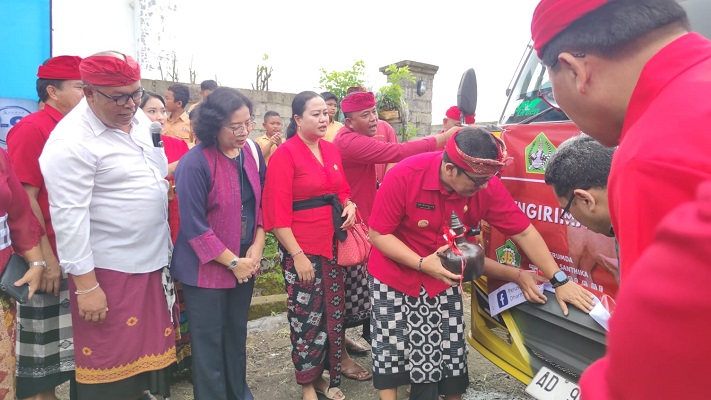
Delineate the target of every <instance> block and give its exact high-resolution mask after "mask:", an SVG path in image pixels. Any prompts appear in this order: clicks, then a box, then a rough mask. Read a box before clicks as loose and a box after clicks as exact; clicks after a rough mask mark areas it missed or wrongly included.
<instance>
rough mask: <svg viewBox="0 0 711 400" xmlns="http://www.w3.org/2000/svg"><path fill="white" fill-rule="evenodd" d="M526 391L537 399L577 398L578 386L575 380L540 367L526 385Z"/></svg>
mask: <svg viewBox="0 0 711 400" xmlns="http://www.w3.org/2000/svg"><path fill="white" fill-rule="evenodd" d="M526 393H528V394H530V395H531V396H533V397H535V398H537V399H538V400H579V399H580V388H579V387H578V385H577V384H576V383H575V382H572V381H569V380H568V379H566V378H564V377H563V376H562V375H560V374H558V373H555V372H553V371H551V370H550V369H549V368H546V367H541V369H540V370H538V373H537V374H536V376H534V377H533V380H532V381H531V383H529V384H528V386H526Z"/></svg>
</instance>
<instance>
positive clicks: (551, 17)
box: [531, 0, 610, 58]
mask: <svg viewBox="0 0 711 400" xmlns="http://www.w3.org/2000/svg"><path fill="white" fill-rule="evenodd" d="M609 1H610V0H541V2H540V3H538V6H537V7H536V10H535V11H534V12H533V19H532V21H531V37H532V38H533V48H534V49H535V50H536V54H538V58H541V51H543V48H545V47H546V45H547V44H548V43H549V42H550V41H551V40H553V38H555V37H556V36H558V34H559V33H561V32H563V31H564V30H565V29H566V28H567V27H569V26H570V24H572V23H573V22H575V21H577V20H578V19H580V17H582V16H583V15H585V14H588V13H589V12H591V11H594V10H597V9H598V8H600V7H602V6H604V5H605V4H607V3H608V2H609ZM556 55H557V54H556Z"/></svg>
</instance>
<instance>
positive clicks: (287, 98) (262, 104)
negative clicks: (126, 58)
mask: <svg viewBox="0 0 711 400" xmlns="http://www.w3.org/2000/svg"><path fill="white" fill-rule="evenodd" d="M174 83H175V82H167V81H160V80H153V79H142V80H141V84H142V85H143V87H144V88H145V89H146V90H148V91H150V92H155V93H158V94H159V95H161V96H163V97H165V93H166V92H167V91H168V87H169V86H170V85H172V84H174ZM181 83H182V82H181ZM184 85H187V86H188V87H189V88H190V105H192V104H193V103H196V102H198V101H199V100H200V85H199V84H190V83H184ZM239 90H240V91H241V92H242V93H244V94H245V96H247V97H249V99H250V100H252V104H253V106H254V110H253V111H254V118H255V121H256V122H257V126H256V128H255V129H254V130H253V131H252V133H251V134H250V135H249V136H250V137H251V138H255V137H259V136H262V135H264V128H263V127H262V122H264V114H265V113H266V112H267V111H276V112H278V113H279V115H280V116H281V119H282V122H284V132H286V126H287V125H288V124H289V119H290V118H291V101H292V100H293V99H294V97H295V96H296V94H293V93H280V92H264V91H260V90H251V89H239ZM188 107H189V106H188Z"/></svg>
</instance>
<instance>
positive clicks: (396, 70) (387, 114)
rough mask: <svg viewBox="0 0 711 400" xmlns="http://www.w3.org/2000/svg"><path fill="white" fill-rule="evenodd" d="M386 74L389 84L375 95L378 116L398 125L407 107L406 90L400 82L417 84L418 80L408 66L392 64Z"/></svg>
mask: <svg viewBox="0 0 711 400" xmlns="http://www.w3.org/2000/svg"><path fill="white" fill-rule="evenodd" d="M385 73H386V74H387V76H388V78H387V84H386V85H385V86H383V87H381V88H380V90H378V93H376V94H375V100H376V104H377V108H378V116H379V117H380V119H383V120H385V121H388V122H392V123H398V122H400V111H402V110H403V108H404V107H407V104H406V103H405V89H403V87H402V85H400V82H402V81H403V80H405V81H410V82H412V83H415V80H416V78H415V75H413V74H412V72H410V67H408V66H407V65H405V66H403V67H398V66H396V65H395V64H390V65H389V66H388V68H387V69H386V70H385Z"/></svg>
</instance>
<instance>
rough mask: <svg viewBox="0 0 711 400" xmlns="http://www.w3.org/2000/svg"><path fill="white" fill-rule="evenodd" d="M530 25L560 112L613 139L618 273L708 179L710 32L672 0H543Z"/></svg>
mask: <svg viewBox="0 0 711 400" xmlns="http://www.w3.org/2000/svg"><path fill="white" fill-rule="evenodd" d="M531 32H532V36H533V41H534V48H535V49H536V51H537V52H538V56H539V57H540V58H541V60H542V61H543V64H545V65H546V66H548V70H549V75H550V79H551V84H552V86H553V91H554V94H555V98H556V100H557V102H558V103H559V104H560V106H561V107H562V109H563V111H565V113H566V114H567V115H568V116H569V117H570V118H571V119H572V120H573V122H575V124H576V125H577V126H578V127H579V128H580V129H581V130H582V131H584V132H585V133H587V134H589V135H590V136H592V137H594V138H595V139H596V140H598V141H599V142H600V143H602V144H603V145H606V146H616V145H619V147H618V149H617V151H616V152H615V157H614V160H613V163H612V169H611V171H610V180H609V183H608V193H609V208H610V217H611V220H612V225H613V227H614V229H615V234H616V235H617V238H618V240H619V243H620V273H621V279H622V281H624V278H625V275H626V274H628V273H630V271H631V269H632V268H633V266H638V265H641V264H640V263H638V262H637V261H638V259H639V257H640V255H641V253H642V252H643V251H644V249H645V248H646V247H647V246H649V244H650V243H651V242H652V238H653V233H654V231H655V229H656V227H657V225H658V224H659V221H660V220H661V219H662V218H663V217H664V216H665V215H666V214H667V213H669V212H670V211H671V210H672V209H673V208H674V207H676V206H678V205H679V204H681V203H684V202H687V201H690V200H691V199H692V198H693V196H694V193H695V191H696V188H697V187H698V185H699V184H700V183H701V182H703V181H706V180H708V179H711V157H709V149H710V148H711V135H708V133H707V132H706V129H705V127H707V126H709V125H711V103H709V102H708V100H707V99H706V93H708V91H709V90H711V74H709V71H711V41H709V40H707V39H705V38H703V37H702V36H700V35H698V34H696V33H689V22H688V19H687V16H686V13H685V12H684V10H683V8H682V7H681V6H680V5H679V4H678V3H677V2H676V1H673V0H615V1H611V0H543V1H541V2H540V4H539V5H538V7H537V8H536V11H535V12H534V15H533V22H532V24H531ZM672 141H673V145H672V144H671V143H672Z"/></svg>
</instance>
